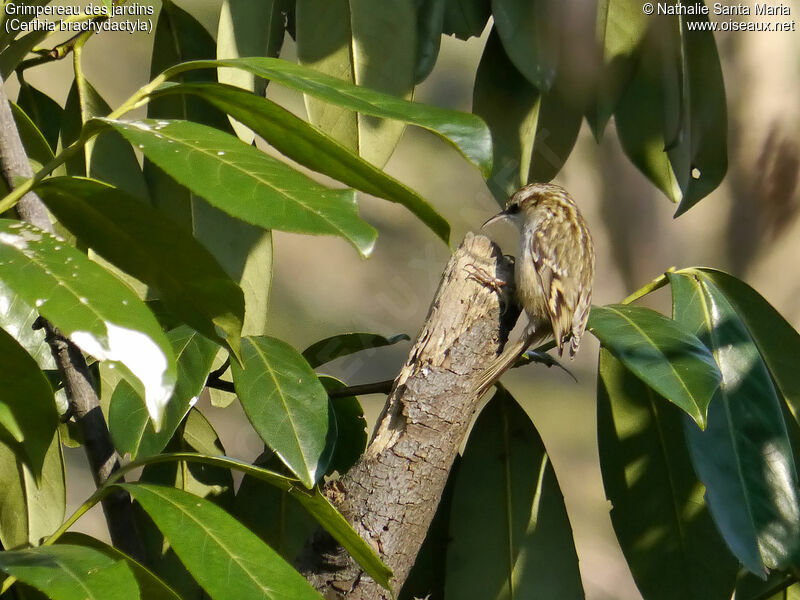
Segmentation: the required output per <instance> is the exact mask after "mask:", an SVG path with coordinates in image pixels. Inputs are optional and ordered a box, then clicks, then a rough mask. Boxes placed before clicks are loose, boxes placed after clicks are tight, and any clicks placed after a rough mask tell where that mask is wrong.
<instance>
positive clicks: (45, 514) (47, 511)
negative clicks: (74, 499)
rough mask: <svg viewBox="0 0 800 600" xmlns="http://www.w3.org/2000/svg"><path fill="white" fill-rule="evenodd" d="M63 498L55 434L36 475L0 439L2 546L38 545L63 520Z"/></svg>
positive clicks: (60, 459)
mask: <svg viewBox="0 0 800 600" xmlns="http://www.w3.org/2000/svg"><path fill="white" fill-rule="evenodd" d="M3 356H6V355H5V354H3ZM41 441H42V442H43V441H44V440H41ZM66 501H67V498H66V480H65V472H64V456H63V454H62V452H61V444H60V442H59V436H58V434H53V435H52V438H51V440H50V442H49V447H48V448H47V451H46V453H45V455H44V461H43V464H42V466H41V472H40V474H39V475H38V476H34V474H33V472H31V469H29V468H28V466H27V465H26V464H25V463H24V462H21V461H20V459H19V451H18V450H16V449H15V448H14V444H6V443H5V442H4V441H2V440H0V542H2V544H3V548H6V549H14V548H19V547H22V546H26V545H28V544H30V545H34V546H35V545H38V544H39V543H40V542H41V540H42V539H43V538H45V537H47V536H49V535H50V534H52V533H53V532H54V531H55V530H56V529H57V528H58V527H59V526H60V525H61V523H62V522H63V521H64V511H65V508H66Z"/></svg>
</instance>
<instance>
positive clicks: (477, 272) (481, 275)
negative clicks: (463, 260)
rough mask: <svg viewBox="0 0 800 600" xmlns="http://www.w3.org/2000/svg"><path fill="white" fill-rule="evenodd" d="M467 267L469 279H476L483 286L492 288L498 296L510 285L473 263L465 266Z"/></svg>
mask: <svg viewBox="0 0 800 600" xmlns="http://www.w3.org/2000/svg"><path fill="white" fill-rule="evenodd" d="M465 267H468V268H469V271H470V273H469V275H468V276H467V279H474V280H475V281H477V282H478V283H480V284H481V285H485V286H486V287H488V288H491V289H492V290H494V291H495V292H496V293H497V294H502V293H503V288H504V287H506V285H508V284H507V283H506V282H505V281H503V280H502V279H500V278H498V277H495V276H494V275H492V274H491V273H489V271H487V270H486V269H484V268H482V267H479V266H477V265H474V264H472V263H469V264H467V265H465Z"/></svg>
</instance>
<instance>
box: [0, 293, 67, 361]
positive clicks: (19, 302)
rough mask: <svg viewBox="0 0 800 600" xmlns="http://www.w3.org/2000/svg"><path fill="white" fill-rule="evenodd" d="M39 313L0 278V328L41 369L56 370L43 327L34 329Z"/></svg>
mask: <svg viewBox="0 0 800 600" xmlns="http://www.w3.org/2000/svg"><path fill="white" fill-rule="evenodd" d="M37 318H39V313H38V312H37V311H36V309H34V308H33V307H32V306H31V305H30V304H28V303H27V302H25V301H24V300H23V299H22V298H21V297H20V296H19V294H16V293H15V292H14V291H13V290H11V289H10V288H8V287H7V286H6V285H5V284H4V283H3V282H2V280H0V329H4V330H5V332H6V333H7V334H8V335H10V336H11V337H13V338H14V339H15V340H16V341H17V343H18V344H19V345H20V346H22V347H23V348H25V350H27V351H28V354H30V355H31V356H32V357H33V359H34V360H35V361H36V364H38V365H39V368H40V369H42V370H50V371H55V370H56V368H57V367H56V363H55V361H54V360H53V355H52V353H51V352H50V345H49V344H48V343H47V342H46V341H45V339H44V329H42V328H38V329H34V328H33V324H34V323H35V322H36V319H37Z"/></svg>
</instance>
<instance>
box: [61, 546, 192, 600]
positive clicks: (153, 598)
mask: <svg viewBox="0 0 800 600" xmlns="http://www.w3.org/2000/svg"><path fill="white" fill-rule="evenodd" d="M57 543H58V544H68V545H71V546H84V547H87V548H94V549H95V550H97V551H99V552H102V553H103V554H105V555H106V556H108V557H109V558H112V559H114V560H117V561H124V562H125V563H127V565H128V567H129V568H130V570H131V572H133V576H134V577H135V578H136V583H137V584H138V585H139V592H140V594H141V597H142V598H144V599H146V600H181V599H180V597H179V596H178V594H176V593H175V592H174V591H173V590H172V589H170V587H169V586H168V585H167V584H166V583H164V582H163V581H161V580H160V579H159V578H158V577H156V575H155V574H154V573H153V572H152V571H150V570H149V569H148V568H147V567H144V566H143V565H141V564H139V563H138V562H136V561H135V560H133V559H132V558H131V557H130V556H127V555H126V554H123V553H122V552H120V551H119V550H117V549H116V548H114V547H113V546H109V545H108V544H104V543H103V542H101V541H100V540H98V539H96V538H93V537H91V536H88V535H86V534H85V533H78V532H76V531H67V532H66V533H65V534H64V535H62V536H61V537H59V538H58V542H57Z"/></svg>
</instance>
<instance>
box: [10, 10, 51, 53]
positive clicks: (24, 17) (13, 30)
mask: <svg viewBox="0 0 800 600" xmlns="http://www.w3.org/2000/svg"><path fill="white" fill-rule="evenodd" d="M49 3H50V0H24V1H14V0H8V1H7V2H5V3H4V8H5V10H2V11H0V47H3V46H6V45H7V44H9V43H10V42H11V40H13V39H14V38H15V37H17V35H18V34H19V32H20V31H21V29H22V28H21V27H11V26H10V24H9V23H7V21H8V19H9V17H10V18H12V19H13V18H18V19H19V22H20V24H21V23H28V22H30V21H32V20H33V18H34V16H35V13H34V14H23V12H24V9H22V8H21V7H23V6H25V7H28V6H33V7H35V6H43V5H45V4H49ZM12 6H13V8H12Z"/></svg>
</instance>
